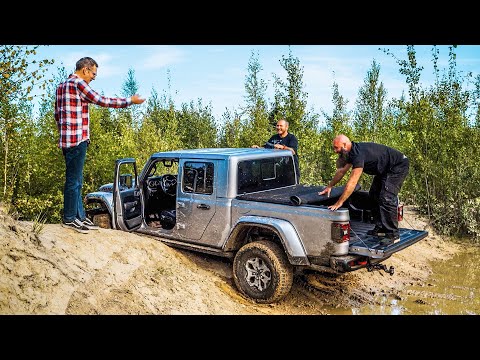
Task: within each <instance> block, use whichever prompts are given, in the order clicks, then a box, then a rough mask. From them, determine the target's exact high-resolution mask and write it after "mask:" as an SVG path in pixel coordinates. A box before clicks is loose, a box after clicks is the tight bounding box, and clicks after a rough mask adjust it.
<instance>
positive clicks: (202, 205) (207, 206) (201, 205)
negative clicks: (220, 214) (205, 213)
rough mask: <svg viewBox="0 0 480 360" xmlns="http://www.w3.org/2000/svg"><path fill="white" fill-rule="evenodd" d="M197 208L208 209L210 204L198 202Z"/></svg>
mask: <svg viewBox="0 0 480 360" xmlns="http://www.w3.org/2000/svg"><path fill="white" fill-rule="evenodd" d="M197 208H199V209H204V210H209V209H210V205H207V204H198V205H197Z"/></svg>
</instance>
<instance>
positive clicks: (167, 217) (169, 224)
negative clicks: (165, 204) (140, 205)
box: [160, 210, 177, 230]
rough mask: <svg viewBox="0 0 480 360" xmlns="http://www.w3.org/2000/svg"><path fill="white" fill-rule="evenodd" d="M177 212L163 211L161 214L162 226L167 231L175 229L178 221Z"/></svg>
mask: <svg viewBox="0 0 480 360" xmlns="http://www.w3.org/2000/svg"><path fill="white" fill-rule="evenodd" d="M176 213H177V211H176V210H162V212H161V213H160V224H161V225H162V228H164V229H166V230H170V229H173V227H174V226H175V223H176V221H177V214H176Z"/></svg>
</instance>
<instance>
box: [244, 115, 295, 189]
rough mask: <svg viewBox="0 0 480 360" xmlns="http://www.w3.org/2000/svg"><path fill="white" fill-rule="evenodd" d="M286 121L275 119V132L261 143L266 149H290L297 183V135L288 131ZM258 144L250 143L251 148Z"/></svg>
mask: <svg viewBox="0 0 480 360" xmlns="http://www.w3.org/2000/svg"><path fill="white" fill-rule="evenodd" d="M288 125H289V124H288V121H286V120H284V119H280V120H278V121H277V126H276V128H277V133H276V134H275V135H272V137H270V139H268V141H267V142H266V143H265V144H264V145H263V147H264V148H266V149H281V150H290V151H291V152H292V153H293V161H294V163H295V172H296V174H297V183H300V167H299V165H298V140H297V137H296V136H295V135H293V134H291V133H289V132H288ZM259 147H260V146H258V145H252V148H259Z"/></svg>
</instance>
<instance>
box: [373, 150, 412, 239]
mask: <svg viewBox="0 0 480 360" xmlns="http://www.w3.org/2000/svg"><path fill="white" fill-rule="evenodd" d="M409 168H410V162H409V161H408V158H407V157H406V156H404V158H403V160H402V161H401V162H399V163H398V164H395V165H394V166H392V167H391V168H390V169H389V171H388V172H387V173H385V174H382V175H375V177H374V178H373V182H372V186H371V187H370V190H369V196H370V199H371V201H372V204H373V207H372V216H373V219H374V222H375V224H376V225H377V226H378V227H380V228H382V229H384V230H385V231H386V232H389V233H390V232H391V233H394V234H398V213H397V208H398V193H399V192H400V188H401V187H402V184H403V181H404V180H405V178H406V177H407V175H408V170H409Z"/></svg>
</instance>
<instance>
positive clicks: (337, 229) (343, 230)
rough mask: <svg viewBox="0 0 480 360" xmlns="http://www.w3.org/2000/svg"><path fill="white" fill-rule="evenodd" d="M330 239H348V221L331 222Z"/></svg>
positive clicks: (340, 241)
mask: <svg viewBox="0 0 480 360" xmlns="http://www.w3.org/2000/svg"><path fill="white" fill-rule="evenodd" d="M332 240H333V241H335V242H337V243H343V242H345V241H349V240H350V223H346V224H345V223H338V222H334V223H332Z"/></svg>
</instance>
